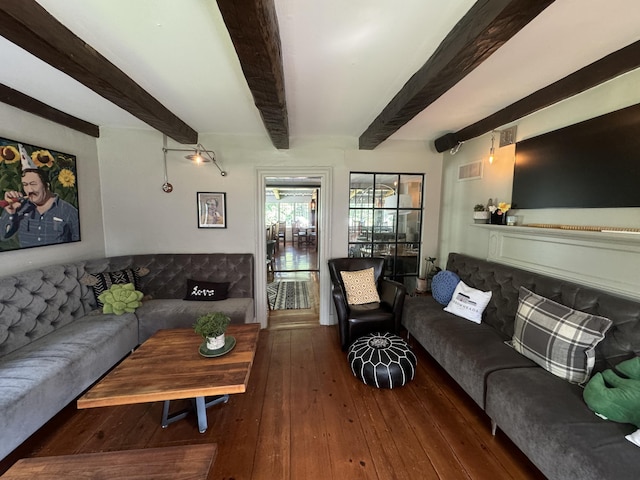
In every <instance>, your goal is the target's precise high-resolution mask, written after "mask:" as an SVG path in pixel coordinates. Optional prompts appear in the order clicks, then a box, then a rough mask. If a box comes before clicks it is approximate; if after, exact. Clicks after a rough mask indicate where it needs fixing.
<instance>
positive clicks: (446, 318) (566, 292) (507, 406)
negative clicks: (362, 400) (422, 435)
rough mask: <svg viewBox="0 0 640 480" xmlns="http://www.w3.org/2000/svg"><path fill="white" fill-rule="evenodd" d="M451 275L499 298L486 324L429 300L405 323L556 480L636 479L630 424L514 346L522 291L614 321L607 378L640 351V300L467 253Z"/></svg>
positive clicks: (606, 347)
mask: <svg viewBox="0 0 640 480" xmlns="http://www.w3.org/2000/svg"><path fill="white" fill-rule="evenodd" d="M446 268H447V269H448V270H451V271H453V272H455V273H457V274H458V276H459V277H460V279H461V280H462V281H464V282H465V283H466V284H467V285H469V286H471V287H474V288H477V289H480V290H483V291H488V290H491V291H492V292H493V294H492V298H491V301H490V303H489V305H488V306H487V308H486V310H485V312H484V314H483V319H482V323H481V324H480V325H478V324H475V323H473V322H470V321H468V320H465V319H463V318H460V317H457V316H455V315H452V314H450V313H447V312H445V311H444V310H443V306H442V305H440V304H439V303H437V302H436V301H435V300H434V299H433V298H432V297H430V296H422V297H410V298H407V299H406V301H405V305H404V312H403V318H402V324H403V325H404V326H405V327H406V328H407V330H408V332H409V335H410V336H413V337H415V339H416V340H417V341H418V342H419V343H420V344H421V345H422V346H423V347H424V348H425V350H426V351H427V352H428V353H429V354H430V355H431V356H432V357H433V358H434V359H435V360H436V361H437V362H438V363H439V364H440V365H441V366H442V367H443V368H444V369H445V370H446V371H447V372H448V373H449V374H450V375H451V377H452V378H453V379H454V380H455V381H456V382H457V383H458V384H459V385H460V386H461V387H462V388H463V389H464V390H465V391H466V392H467V393H468V394H469V395H470V396H471V398H473V400H475V402H476V403H477V404H478V405H479V406H480V407H481V408H482V409H483V410H484V411H485V412H486V413H487V415H488V417H489V418H490V419H491V422H492V425H493V426H494V428H495V426H497V427H498V428H500V429H501V430H502V431H504V432H505V433H506V435H507V436H509V438H511V440H512V441H513V442H514V443H515V444H516V445H517V446H518V447H519V448H520V449H521V450H522V451H523V452H524V453H525V454H526V455H527V457H529V459H531V461H532V462H533V463H534V464H535V465H536V466H537V467H538V468H539V469H540V470H541V471H542V473H544V474H545V475H546V476H547V477H548V478H551V479H559V480H560V479H561V480H569V479H576V480H577V479H580V480H589V479H593V480H596V479H597V480H603V479H616V480H621V479H638V478H640V448H639V447H637V446H635V445H633V444H632V443H631V442H629V441H627V440H626V439H625V438H624V437H625V435H628V434H630V433H632V432H634V431H635V430H636V427H635V426H633V425H628V424H619V423H615V422H610V421H606V420H603V419H601V418H599V417H597V416H596V415H595V414H594V413H593V412H591V410H589V408H588V407H587V406H586V404H585V403H584V401H583V399H582V387H580V386H578V385H575V384H570V383H568V382H566V381H564V380H562V379H560V378H558V377H555V376H554V375H552V374H550V373H548V372H547V371H545V370H544V369H542V368H541V367H539V366H537V365H536V364H535V363H533V362H532V361H531V360H529V359H527V358H525V357H524V356H522V355H520V354H519V353H518V352H516V351H515V350H513V349H512V348H511V347H510V346H508V345H507V344H506V343H505V341H508V340H510V339H511V337H512V336H513V329H514V319H515V313H516V310H517V306H518V290H519V287H520V286H524V287H526V288H528V289H529V290H531V291H533V292H536V293H538V294H539V295H542V296H545V297H547V298H550V299H551V300H554V301H556V302H558V303H561V304H564V305H567V306H569V307H571V308H575V309H576V310H580V311H584V312H587V313H592V314H596V315H602V316H604V317H607V318H610V319H611V320H612V321H613V326H612V327H611V328H610V329H609V331H608V332H607V334H606V337H605V339H604V340H603V341H602V342H601V343H600V344H599V345H598V346H597V347H596V366H595V370H594V371H601V370H603V369H605V368H608V367H610V366H613V365H616V364H617V363H619V362H620V361H622V360H625V359H627V358H630V357H631V356H634V355H637V354H639V353H640V302H637V301H633V300H629V299H625V298H622V297H617V296H615V295H612V294H609V293H606V292H603V291H600V290H597V289H593V288H589V287H584V286H581V285H578V284H575V283H570V282H566V281H563V280H560V279H557V278H552V277H548V276H545V275H540V274H536V273H532V272H528V271H525V270H521V269H517V268H513V267H509V266H506V265H502V264H498V263H494V262H489V261H486V260H482V259H477V258H473V257H470V256H467V255H463V254H456V253H452V254H450V255H449V258H448V262H447V266H446Z"/></svg>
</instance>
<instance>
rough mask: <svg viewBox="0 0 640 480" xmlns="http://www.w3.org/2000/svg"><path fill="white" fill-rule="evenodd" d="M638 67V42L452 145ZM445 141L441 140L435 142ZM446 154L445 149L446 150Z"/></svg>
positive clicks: (460, 134)
mask: <svg viewBox="0 0 640 480" xmlns="http://www.w3.org/2000/svg"><path fill="white" fill-rule="evenodd" d="M639 67H640V41H638V42H635V43H632V44H631V45H628V46H626V47H624V48H621V49H620V50H617V51H615V52H613V53H611V54H609V55H607V56H606V57H603V58H601V59H600V60H598V61H596V62H593V63H592V64H590V65H587V66H586V67H583V68H581V69H580V70H577V71H576V72H574V73H572V74H571V75H568V76H566V77H565V78H563V79H562V80H558V81H557V82H555V83H552V84H551V85H548V86H546V87H544V88H542V89H540V90H538V91H536V92H534V93H532V94H531V95H528V96H526V97H524V98H523V99H521V100H518V101H517V102H515V103H512V104H511V105H509V106H508V107H505V108H503V109H502V110H499V111H497V112H496V113H494V114H492V115H489V116H488V117H486V118H483V119H482V120H480V121H478V122H476V123H474V124H472V125H469V126H467V127H465V128H463V129H462V130H459V131H457V132H455V133H454V134H453V137H449V138H452V139H453V141H454V142H455V143H458V142H465V141H467V140H469V139H472V138H475V137H479V136H480V135H482V134H485V133H487V132H490V131H492V130H494V129H496V128H498V127H500V126H502V125H506V124H507V123H511V122H514V121H516V120H518V119H519V118H522V117H525V116H527V115H530V114H532V113H534V112H537V111H538V110H541V109H543V108H545V107H548V106H550V105H553V104H554V103H557V102H560V101H562V100H564V99H566V98H570V97H573V96H574V95H577V94H579V93H582V92H584V91H586V90H589V89H590V88H593V87H595V86H597V85H600V84H602V83H604V82H606V81H608V80H611V79H613V78H616V77H618V76H620V75H623V74H625V73H627V72H630V71H632V70H635V69H637V68H639ZM443 138H444V137H440V138H439V139H438V140H436V142H438V141H440V140H441V139H443ZM445 150H446V149H445Z"/></svg>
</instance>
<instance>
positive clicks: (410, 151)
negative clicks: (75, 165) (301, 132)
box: [99, 129, 441, 256]
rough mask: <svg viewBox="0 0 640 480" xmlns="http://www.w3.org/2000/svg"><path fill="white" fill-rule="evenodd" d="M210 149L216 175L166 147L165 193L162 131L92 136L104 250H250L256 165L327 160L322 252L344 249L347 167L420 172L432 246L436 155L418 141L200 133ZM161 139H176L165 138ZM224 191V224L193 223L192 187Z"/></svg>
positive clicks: (436, 200)
mask: <svg viewBox="0 0 640 480" xmlns="http://www.w3.org/2000/svg"><path fill="white" fill-rule="evenodd" d="M200 142H201V143H202V144H203V145H204V146H205V147H207V148H209V149H212V150H214V151H215V152H216V157H217V158H218V159H219V161H220V163H221V164H222V166H223V168H224V169H225V170H226V171H227V172H228V175H227V176H226V177H222V176H221V175H220V173H219V171H218V170H217V169H216V168H215V167H214V166H211V165H204V166H199V167H196V166H194V165H192V164H191V163H190V162H188V161H187V160H184V159H183V158H182V155H181V154H180V153H179V152H170V153H169V154H168V160H167V164H168V166H167V170H168V177H169V182H170V183H171V184H172V185H173V187H174V190H173V192H172V193H170V194H167V193H164V192H163V191H162V189H161V186H162V183H163V182H164V173H163V159H162V136H161V134H159V133H158V132H154V131H144V130H124V129H122V130H119V129H104V130H103V133H102V135H101V138H100V140H99V152H100V163H101V184H102V191H103V197H104V222H105V243H106V245H107V255H109V256H112V255H124V254H129V253H141V252H151V253H158V252H226V253H231V252H242V253H244V252H251V253H256V252H255V244H256V241H255V240H256V235H257V232H256V225H257V224H256V221H255V219H256V215H257V214H258V212H257V211H256V208H257V203H258V195H262V194H263V192H259V191H258V189H257V188H256V181H257V174H256V171H257V170H256V169H257V168H259V167H283V168H285V169H286V168H288V167H293V168H297V169H300V168H304V167H309V168H312V167H329V168H331V169H332V170H333V192H323V193H324V195H327V194H328V195H331V196H332V202H331V203H332V205H333V208H334V211H333V212H326V213H327V214H328V215H330V216H331V218H332V242H331V245H332V247H331V250H330V255H332V256H337V255H344V254H346V252H347V212H348V195H349V184H348V182H349V172H350V171H355V170H360V171H372V172H406V173H425V174H426V187H425V191H426V193H427V195H426V197H427V198H426V200H427V201H426V203H427V209H426V215H425V217H426V218H425V235H424V237H425V245H426V248H427V249H428V250H432V249H434V248H435V245H436V242H437V225H438V212H439V204H438V203H439V196H440V168H441V158H440V155H437V154H435V153H432V152H430V151H429V150H428V149H427V147H426V146H425V145H424V144H422V143H414V144H410V145H407V144H406V142H402V144H401V145H400V146H394V145H390V146H382V147H379V148H378V149H376V150H375V151H359V150H357V147H356V146H351V145H346V146H345V145H344V142H338V143H343V144H342V145H340V146H335V147H322V146H318V145H314V144H310V143H304V144H301V145H295V144H294V145H293V146H292V148H291V149H289V150H276V149H274V148H273V147H272V146H271V144H267V143H265V142H264V141H262V140H257V139H248V138H239V137H226V138H222V137H216V136H213V135H209V136H207V135H201V136H200ZM169 147H170V148H171V147H178V148H179V147H180V145H179V144H175V143H172V141H171V140H170V139H169ZM198 191H209V192H226V194H227V227H228V228H226V229H198V228H197V217H196V192H198Z"/></svg>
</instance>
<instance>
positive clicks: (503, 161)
mask: <svg viewBox="0 0 640 480" xmlns="http://www.w3.org/2000/svg"><path fill="white" fill-rule="evenodd" d="M639 84H640V70H638V71H634V72H631V73H628V74H626V75H623V76H621V77H619V78H617V79H615V80H612V81H610V82H607V83H606V84H603V85H601V86H599V87H596V88H594V89H591V90H589V91H587V92H584V93H582V94H580V95H577V96H575V97H573V98H571V99H568V100H565V101H563V102H561V103H559V104H557V105H554V106H551V107H548V108H546V109H544V110H541V111H539V112H536V113H534V114H532V115H529V116H528V117H526V118H523V119H521V120H519V121H518V122H515V124H516V125H517V138H516V139H517V141H519V140H523V139H526V138H531V137H534V136H536V135H540V134H542V133H546V132H549V131H552V130H556V129H558V128H561V127H564V126H567V125H571V124H574V123H577V122H580V121H583V120H587V119H589V118H593V117H596V116H598V115H602V114H605V113H608V112H611V111H614V110H618V109H620V108H624V107H626V106H629V105H634V104H637V103H639V102H640V89H638V88H637V87H638V85H639ZM501 128H503V127H500V128H498V130H500V129H501ZM497 142H498V137H497V136H496V158H495V161H494V163H493V165H489V163H488V153H489V148H490V146H491V134H490V133H488V134H485V135H483V136H482V137H479V138H477V139H474V140H471V141H469V142H465V143H464V144H463V145H462V147H461V148H460V150H459V151H458V153H457V154H456V155H451V154H450V153H449V152H446V153H445V154H444V167H443V193H442V209H443V215H442V217H441V218H442V223H441V229H440V257H441V258H440V266H444V262H445V261H446V257H447V255H448V254H449V252H452V251H455V252H463V253H468V254H470V255H474V256H478V257H483V258H485V257H487V256H488V247H489V235H490V233H489V232H490V230H489V229H482V228H478V227H473V226H472V224H473V220H472V210H473V206H474V205H475V204H476V203H485V204H486V202H487V200H488V199H489V198H493V199H494V200H495V199H496V198H497V199H498V201H507V202H509V201H510V200H511V187H512V181H513V163H514V158H515V148H514V146H513V145H511V146H507V147H503V148H500V149H498V148H497ZM478 160H481V161H482V162H483V167H484V172H483V178H482V179H479V180H469V181H458V180H457V175H458V167H459V166H460V165H462V164H466V163H469V162H474V161H478ZM603 161H606V159H605V158H603ZM605 181H607V179H606V178H603V182H605ZM597 194H598V193H597V192H594V195H597ZM512 213H514V214H516V215H518V217H519V220H520V221H521V222H523V223H550V224H566V225H592V226H612V227H635V228H638V227H640V208H617V209H604V208H603V209H537V210H533V209H532V210H512ZM638 241H640V238H639V239H638ZM521 253H522V252H521ZM603 255H605V256H606V255H607V253H606V252H604V253H603ZM633 255H634V256H635V253H634V254H633ZM584 261H594V259H588V260H587V259H584ZM603 261H605V262H606V257H605V259H603ZM635 262H636V259H635V258H633V259H632V260H631V261H630V262H629V263H628V265H632V264H634V263H635ZM596 263H597V262H596V261H594V263H593V264H596ZM566 268H567V269H574V268H575V269H577V265H573V266H571V265H568V266H567V267H566Z"/></svg>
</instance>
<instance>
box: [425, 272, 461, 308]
mask: <svg viewBox="0 0 640 480" xmlns="http://www.w3.org/2000/svg"><path fill="white" fill-rule="evenodd" d="M458 282H460V277H458V275H456V274H455V273H454V272H452V271H450V270H442V271H440V272H438V273H436V274H435V275H434V276H433V279H432V280H431V294H432V295H433V298H435V299H436V301H437V302H438V303H440V304H441V305H448V304H449V302H450V301H451V297H452V296H453V292H454V291H455V289H456V286H457V285H458Z"/></svg>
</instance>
